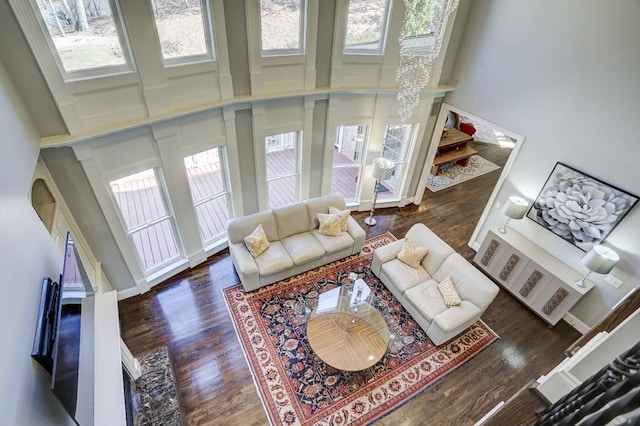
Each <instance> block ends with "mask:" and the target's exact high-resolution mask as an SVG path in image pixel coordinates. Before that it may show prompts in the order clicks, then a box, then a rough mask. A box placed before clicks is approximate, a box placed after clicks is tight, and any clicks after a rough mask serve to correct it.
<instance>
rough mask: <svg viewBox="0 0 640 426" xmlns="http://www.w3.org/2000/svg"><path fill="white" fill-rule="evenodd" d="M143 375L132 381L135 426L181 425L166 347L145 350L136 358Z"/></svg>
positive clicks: (171, 366)
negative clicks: (144, 352) (149, 350)
mask: <svg viewBox="0 0 640 426" xmlns="http://www.w3.org/2000/svg"><path fill="white" fill-rule="evenodd" d="M138 361H139V362H140V369H141V370H142V375H141V376H140V377H139V378H138V379H137V380H136V381H133V380H132V381H131V407H132V411H133V424H134V426H155V425H167V426H168V425H176V426H178V425H182V424H183V418H182V411H181V410H180V401H179V399H178V392H177V388H176V384H175V374H174V372H173V365H172V364H171V359H170V357H169V349H168V348H167V347H166V346H163V347H162V348H160V349H156V350H153V351H151V352H147V353H146V354H144V355H142V356H141V357H139V358H138Z"/></svg>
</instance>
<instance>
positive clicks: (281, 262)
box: [255, 241, 293, 275]
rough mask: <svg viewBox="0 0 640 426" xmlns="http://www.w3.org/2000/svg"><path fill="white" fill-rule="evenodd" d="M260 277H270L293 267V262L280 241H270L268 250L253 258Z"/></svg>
mask: <svg viewBox="0 0 640 426" xmlns="http://www.w3.org/2000/svg"><path fill="white" fill-rule="evenodd" d="M255 261H256V264H257V265H258V272H259V273H260V275H272V274H277V273H278V272H282V271H285V270H287V269H289V268H291V267H292V266H293V260H291V257H289V254H288V253H287V250H285V248H284V246H283V245H282V243H281V242H280V241H272V242H271V246H270V247H269V250H266V251H265V252H264V253H262V254H261V255H260V256H258V257H256V258H255Z"/></svg>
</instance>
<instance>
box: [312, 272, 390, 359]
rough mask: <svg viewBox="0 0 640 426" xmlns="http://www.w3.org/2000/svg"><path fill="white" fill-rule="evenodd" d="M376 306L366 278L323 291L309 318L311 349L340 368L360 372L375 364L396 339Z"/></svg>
mask: <svg viewBox="0 0 640 426" xmlns="http://www.w3.org/2000/svg"><path fill="white" fill-rule="evenodd" d="M375 305H376V301H375V296H374V295H373V294H372V292H371V288H370V287H369V286H368V285H367V284H366V282H365V281H364V280H362V279H356V280H355V282H353V284H348V285H343V286H340V287H336V288H334V289H331V290H329V291H326V292H324V293H321V294H320V295H319V297H318V304H317V306H316V307H315V308H314V309H312V310H311V312H310V313H309V316H308V319H307V338H308V340H309V344H310V346H311V349H313V351H314V352H315V353H316V355H318V357H319V358H320V359H321V360H323V361H324V362H325V363H327V364H329V365H330V366H332V367H334V368H336V369H338V370H342V371H360V370H364V369H366V368H369V367H372V366H373V365H375V364H376V363H377V362H378V361H380V360H381V359H382V357H383V356H384V354H385V353H386V352H387V348H388V344H389V341H390V340H391V338H392V336H391V333H390V332H389V328H388V327H387V323H386V321H385V319H384V317H383V316H382V314H381V313H380V312H379V311H378V310H377V309H376V308H375Z"/></svg>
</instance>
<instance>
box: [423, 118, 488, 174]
mask: <svg viewBox="0 0 640 426" xmlns="http://www.w3.org/2000/svg"><path fill="white" fill-rule="evenodd" d="M472 141H473V137H472V136H469V135H468V134H466V133H464V132H461V131H460V130H458V129H449V132H448V133H447V136H443V137H442V138H441V139H440V143H438V152H437V153H436V156H435V158H434V159H433V166H432V167H431V174H432V175H434V176H436V175H438V173H440V167H442V166H443V165H445V164H448V163H453V162H456V163H458V164H460V165H461V166H463V167H466V166H467V163H468V162H469V158H470V157H471V156H472V155H475V154H477V153H478V151H476V150H475V149H473V148H471V147H470V146H469V143H470V142H472Z"/></svg>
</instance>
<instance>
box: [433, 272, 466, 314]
mask: <svg viewBox="0 0 640 426" xmlns="http://www.w3.org/2000/svg"><path fill="white" fill-rule="evenodd" d="M438 290H440V294H442V298H443V299H444V304H445V305H447V306H448V307H451V306H458V305H460V304H461V303H462V300H460V295H459V294H458V292H457V290H456V286H454V285H453V280H452V279H451V277H447V278H445V279H444V280H442V281H441V282H439V283H438Z"/></svg>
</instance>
